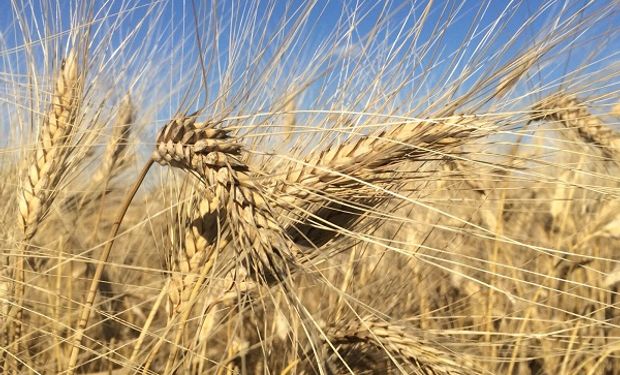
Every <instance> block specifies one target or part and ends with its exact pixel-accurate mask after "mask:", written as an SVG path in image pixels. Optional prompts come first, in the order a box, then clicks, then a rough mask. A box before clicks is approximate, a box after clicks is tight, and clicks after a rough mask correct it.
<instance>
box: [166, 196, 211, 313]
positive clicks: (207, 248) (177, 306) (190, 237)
mask: <svg viewBox="0 0 620 375" xmlns="http://www.w3.org/2000/svg"><path fill="white" fill-rule="evenodd" d="M205 190H206V189H205ZM203 194H204V197H200V198H199V199H192V201H191V203H190V204H188V205H186V208H187V210H186V211H187V212H186V213H185V215H186V216H187V217H188V218H190V219H189V222H188V223H187V225H186V228H185V231H184V238H183V241H182V244H181V246H180V248H179V249H178V250H176V251H174V250H173V251H171V254H170V255H171V258H172V259H171V264H172V270H171V271H172V273H171V282H170V288H169V291H168V297H169V301H170V305H171V311H170V312H171V314H178V313H180V312H181V311H183V310H184V309H186V308H187V306H188V304H189V302H190V296H191V292H192V288H193V286H194V285H195V283H196V282H197V280H198V278H199V275H200V273H201V269H202V268H203V267H204V266H205V265H207V264H209V263H210V260H212V259H213V257H214V256H215V255H216V254H215V253H214V252H215V251H216V250H217V249H218V247H217V245H218V244H217V240H218V239H217V235H218V220H219V209H220V208H219V202H218V198H217V197H216V196H214V195H211V193H210V192H209V191H208V190H206V191H205V192H204V193H203ZM219 250H221V246H220V247H219Z"/></svg>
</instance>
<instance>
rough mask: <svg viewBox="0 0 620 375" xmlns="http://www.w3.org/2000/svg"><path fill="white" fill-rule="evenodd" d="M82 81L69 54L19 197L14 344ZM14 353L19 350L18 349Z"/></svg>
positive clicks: (67, 149)
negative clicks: (33, 244) (30, 252)
mask: <svg viewBox="0 0 620 375" xmlns="http://www.w3.org/2000/svg"><path fill="white" fill-rule="evenodd" d="M79 78H80V77H79V73H78V59H77V55H76V54H75V53H74V52H70V53H69V55H68V56H67V58H66V59H64V60H63V62H62V64H61V67H60V71H59V74H58V78H57V79H56V82H55V86H54V93H53V94H52V103H51V106H50V109H49V111H48V112H47V114H46V115H45V117H44V119H43V123H42V124H41V127H40V130H39V136H38V140H37V143H36V146H35V149H34V151H33V154H32V155H29V157H28V159H29V167H28V170H27V175H26V177H25V178H24V180H23V182H22V190H21V191H20V193H19V194H18V196H17V203H18V209H19V215H18V223H19V226H20V228H21V231H22V242H21V243H20V245H19V249H18V256H17V257H16V259H15V266H14V269H15V275H14V278H13V279H14V280H15V291H14V294H15V305H14V306H12V307H11V313H10V319H12V320H13V322H14V324H13V325H12V326H13V332H12V338H13V340H14V344H15V345H17V342H18V341H17V340H19V336H20V335H21V333H20V330H21V315H22V303H23V298H24V289H25V285H24V282H25V274H24V265H25V257H26V251H27V249H28V246H29V245H28V244H29V243H30V241H31V240H32V238H33V237H34V235H35V234H36V232H37V230H38V228H39V225H40V223H41V221H42V220H43V218H44V216H45V214H46V212H47V210H48V208H49V207H50V205H51V203H52V202H53V200H54V198H55V195H56V192H57V188H58V185H59V183H60V181H61V180H62V177H63V176H64V172H65V167H66V163H67V159H68V156H69V155H70V154H71V151H72V147H71V140H72V137H73V135H74V134H75V128H76V124H75V122H76V118H77V113H78V107H79V103H80V89H81V84H80V79H79ZM15 350H18V349H17V347H16V349H15Z"/></svg>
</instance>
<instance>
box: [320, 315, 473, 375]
mask: <svg viewBox="0 0 620 375" xmlns="http://www.w3.org/2000/svg"><path fill="white" fill-rule="evenodd" d="M329 340H330V343H331V345H333V346H336V345H347V344H348V345H351V344H355V343H367V344H370V345H373V346H376V347H378V348H379V349H382V350H386V351H387V352H388V353H389V354H390V355H391V356H394V357H398V358H402V359H404V360H406V361H407V362H409V363H410V364H411V365H412V367H414V368H415V369H416V373H418V372H419V373H423V374H436V375H479V374H482V372H481V371H479V370H477V369H475V368H474V367H473V366H472V365H471V364H470V363H465V362H468V361H465V360H464V359H463V358H459V356H458V355H457V354H455V353H452V352H449V351H447V350H445V349H442V348H440V347H438V345H436V344H433V343H431V342H429V341H427V340H424V339H421V338H418V337H415V336H413V335H411V334H410V333H409V332H408V331H407V330H406V329H405V327H402V326H399V325H396V324H391V323H385V322H381V321H378V320H376V319H364V320H362V321H358V320H356V321H354V322H351V323H349V324H348V325H346V326H344V327H342V328H339V329H337V330H332V332H330V334H329Z"/></svg>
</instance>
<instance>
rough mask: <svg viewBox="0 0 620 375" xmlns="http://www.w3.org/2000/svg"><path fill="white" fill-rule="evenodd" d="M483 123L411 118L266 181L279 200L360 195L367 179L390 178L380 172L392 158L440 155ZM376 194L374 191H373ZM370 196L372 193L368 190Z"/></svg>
mask: <svg viewBox="0 0 620 375" xmlns="http://www.w3.org/2000/svg"><path fill="white" fill-rule="evenodd" d="M480 123H482V122H481V121H480V120H479V119H478V117H476V116H455V117H450V118H446V119H442V120H438V121H430V120H429V121H416V122H410V123H404V124H400V125H397V126H394V127H391V128H389V129H387V130H381V131H377V132H374V133H372V134H370V135H367V136H362V137H360V138H357V139H352V140H350V141H348V142H345V143H343V144H340V145H333V146H331V147H328V148H327V149H325V150H324V151H321V152H319V153H314V154H312V155H311V156H310V157H308V158H306V159H305V160H304V162H303V163H302V165H300V166H295V167H292V168H289V169H288V170H287V173H286V175H285V176H284V177H283V179H282V180H279V181H277V184H276V185H272V186H271V190H272V192H273V193H274V194H275V195H278V196H281V197H282V199H283V203H284V204H286V203H293V204H301V202H304V203H305V204H307V203H309V202H321V201H323V197H324V196H330V197H337V196H339V195H340V196H342V195H343V194H344V197H347V198H350V196H349V195H351V194H354V195H359V194H360V189H362V190H369V189H371V190H372V188H369V187H368V186H367V184H364V183H360V182H358V181H356V180H358V179H359V180H363V181H364V182H366V183H368V184H371V183H372V184H376V183H382V182H385V181H390V180H391V179H389V178H388V179H387V180H386V179H385V174H386V173H390V172H392V171H393V166H394V164H396V163H399V162H402V161H404V160H415V159H416V158H420V157H421V156H423V155H433V154H435V155H436V154H441V153H444V152H446V151H447V150H449V149H453V148H454V147H457V146H460V145H462V144H463V143H464V142H465V141H466V140H468V139H471V138H473V137H475V136H477V134H476V133H477V131H479V130H481V128H480V126H479V125H480ZM374 193H375V194H376V190H375V191H374ZM373 195H374V194H373Z"/></svg>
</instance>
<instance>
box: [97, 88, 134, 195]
mask: <svg viewBox="0 0 620 375" xmlns="http://www.w3.org/2000/svg"><path fill="white" fill-rule="evenodd" d="M133 119H134V109H133V104H132V102H131V97H130V96H129V95H126V96H125V98H123V101H122V102H121V104H120V106H119V108H118V114H117V116H116V122H115V125H114V128H113V129H112V137H111V138H110V141H109V142H108V145H107V147H106V151H105V154H104V155H103V161H102V162H101V165H100V167H99V169H98V170H97V172H96V173H95V175H94V176H93V179H94V182H95V183H100V182H102V181H108V180H110V179H112V178H113V177H114V176H115V174H116V173H118V171H119V168H120V167H121V166H122V162H123V156H124V155H125V152H126V150H127V142H128V140H129V136H130V134H131V125H132V123H133Z"/></svg>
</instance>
